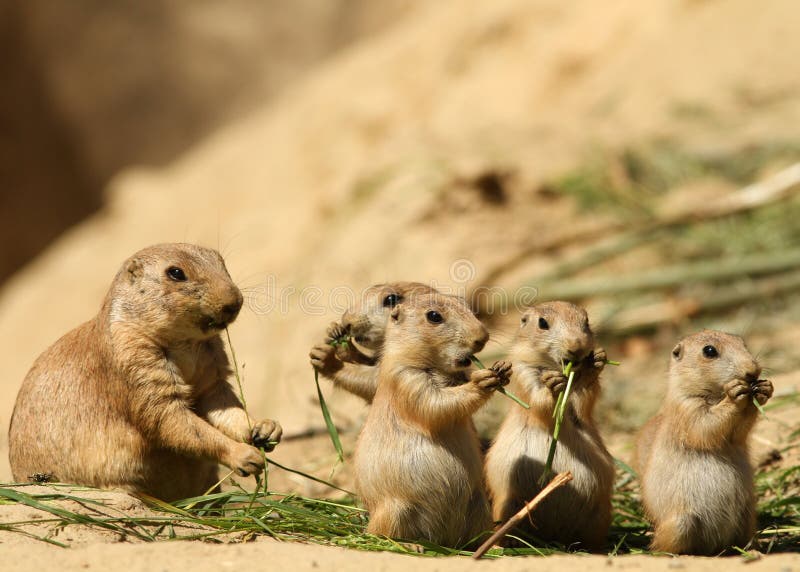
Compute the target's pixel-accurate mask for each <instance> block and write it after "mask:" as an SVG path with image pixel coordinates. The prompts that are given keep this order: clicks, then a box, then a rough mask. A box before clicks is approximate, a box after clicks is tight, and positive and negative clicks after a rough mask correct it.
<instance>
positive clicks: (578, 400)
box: [486, 302, 614, 550]
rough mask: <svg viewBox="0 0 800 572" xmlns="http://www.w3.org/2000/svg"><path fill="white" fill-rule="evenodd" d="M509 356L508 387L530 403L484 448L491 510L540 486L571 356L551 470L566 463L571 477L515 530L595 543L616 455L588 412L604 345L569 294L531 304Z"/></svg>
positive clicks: (513, 505)
mask: <svg viewBox="0 0 800 572" xmlns="http://www.w3.org/2000/svg"><path fill="white" fill-rule="evenodd" d="M509 360H510V361H511V364H512V367H513V368H514V373H513V375H512V386H513V388H514V391H515V392H519V395H520V397H521V398H522V399H525V400H527V401H528V403H530V406H531V408H530V409H528V410H525V409H523V408H521V407H512V408H511V409H510V410H509V412H508V415H507V417H506V418H505V420H504V421H503V424H502V425H501V427H500V430H499V431H498V434H497V437H496V438H495V440H494V442H493V444H492V446H491V448H490V449H489V452H488V454H487V458H486V480H487V484H488V487H489V492H490V494H491V497H492V513H493V517H494V519H495V520H496V521H506V520H508V518H510V517H511V516H513V515H514V514H515V513H516V512H517V511H518V510H519V509H520V508H522V506H523V505H524V504H525V503H526V502H527V501H529V500H531V499H532V498H533V497H534V496H536V494H537V493H538V492H539V491H540V490H541V488H542V487H541V486H539V484H538V481H539V478H540V477H541V475H542V473H543V472H544V466H545V462H546V460H547V453H548V450H549V448H550V441H551V437H552V434H553V424H554V420H553V409H554V407H555V403H556V399H557V397H558V395H559V393H561V391H563V390H564V388H565V386H566V383H567V378H566V377H565V376H564V374H563V364H564V363H566V362H567V361H572V362H573V364H574V368H573V369H574V371H575V377H574V378H573V385H572V389H571V391H570V395H569V400H568V402H567V409H566V413H565V415H564V422H563V424H562V426H561V434H560V435H559V439H558V446H557V448H556V454H555V458H554V459H553V471H554V472H555V473H559V472H562V471H571V472H572V475H573V477H574V478H573V480H572V481H571V482H570V483H569V484H568V485H567V486H565V487H563V488H561V489H559V490H557V491H555V492H554V493H553V494H551V495H550V496H549V497H548V498H547V499H545V501H544V502H543V503H542V504H541V505H540V506H539V507H538V508H537V509H536V513H535V514H534V516H533V522H534V525H535V528H531V526H530V524H527V525H525V526H522V527H521V528H520V529H519V530H518V533H519V532H521V533H523V534H526V533H530V534H533V535H534V536H535V537H537V538H540V539H542V540H549V541H557V542H560V543H562V544H565V545H571V544H574V543H578V544H579V545H580V546H581V547H586V548H589V549H592V550H596V549H599V548H601V547H602V546H603V544H604V542H605V539H606V536H607V534H608V529H609V526H610V523H611V491H612V487H613V484H614V463H613V459H612V457H611V455H610V454H609V453H608V451H607V450H606V448H605V446H604V444H603V440H602V439H601V437H600V433H599V431H598V430H597V427H596V425H595V422H594V419H593V417H592V412H593V410H594V405H595V403H596V401H597V398H598V396H599V394H600V384H599V376H600V372H601V371H602V369H603V367H604V365H605V351H603V350H602V349H595V341H594V335H593V333H592V330H591V328H590V327H589V318H588V316H587V315H586V311H585V310H584V309H583V308H580V307H578V306H575V305H574V304H570V303H568V302H547V303H543V304H538V305H536V306H533V307H532V308H531V309H529V310H528V311H527V312H526V313H525V314H524V315H523V316H522V320H521V325H520V328H519V331H518V333H517V335H516V338H515V339H514V342H513V344H512V346H511V351H510V353H509ZM528 522H530V521H528Z"/></svg>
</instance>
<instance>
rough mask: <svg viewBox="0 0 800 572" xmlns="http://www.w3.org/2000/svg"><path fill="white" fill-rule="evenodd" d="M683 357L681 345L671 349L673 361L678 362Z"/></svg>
mask: <svg viewBox="0 0 800 572" xmlns="http://www.w3.org/2000/svg"><path fill="white" fill-rule="evenodd" d="M682 357H683V344H678V345H677V346H675V347H674V348H672V359H674V360H675V361H680V360H681V358H682Z"/></svg>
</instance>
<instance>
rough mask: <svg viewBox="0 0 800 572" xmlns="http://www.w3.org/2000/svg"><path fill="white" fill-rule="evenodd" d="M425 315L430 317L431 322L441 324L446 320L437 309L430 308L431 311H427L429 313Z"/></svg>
mask: <svg viewBox="0 0 800 572" xmlns="http://www.w3.org/2000/svg"><path fill="white" fill-rule="evenodd" d="M425 317H426V318H427V319H428V321H429V322H430V323H431V324H441V323H442V322H444V318H443V317H442V315H441V314H440V313H439V312H437V311H436V310H430V311H428V313H427V314H425Z"/></svg>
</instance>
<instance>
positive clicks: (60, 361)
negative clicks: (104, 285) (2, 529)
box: [9, 244, 281, 500]
mask: <svg viewBox="0 0 800 572" xmlns="http://www.w3.org/2000/svg"><path fill="white" fill-rule="evenodd" d="M170 267H178V268H180V269H182V270H183V272H184V274H185V276H186V280H185V281H176V280H173V279H171V278H169V277H168V275H167V270H168V269H169V268H170ZM241 305H242V296H241V293H240V292H239V289H238V288H237V287H236V286H235V285H234V283H233V282H232V281H231V278H230V276H229V275H228V271H227V270H226V268H225V264H224V261H223V260H222V257H221V256H220V255H219V254H218V253H217V252H216V251H213V250H209V249H206V248H201V247H199V246H194V245H190V244H161V245H156V246H152V247H150V248H146V249H144V250H142V251H140V252H137V253H136V254H134V255H133V256H132V257H131V258H129V259H128V260H127V261H126V262H125V263H124V264H123V265H122V268H121V269H120V271H119V272H118V274H117V276H116V278H115V279H114V281H113V283H112V284H111V288H110V290H109V292H108V294H107V296H106V299H105V302H104V303H103V306H102V308H101V310H100V312H99V314H98V315H97V316H96V317H95V318H93V319H92V320H90V321H88V322H86V323H84V324H83V325H81V326H79V327H77V328H76V329H74V330H72V331H71V332H69V333H68V334H66V335H65V336H63V337H62V338H61V339H59V340H58V341H57V342H56V343H55V344H53V345H52V346H51V347H50V348H49V349H47V350H46V351H45V352H44V353H43V354H42V355H41V356H39V358H38V359H37V360H36V362H35V363H34V364H33V367H32V368H31V370H30V371H29V372H28V375H27V376H26V378H25V381H24V382H23V384H22V387H21V389H20V391H19V395H18V396H17V402H16V405H15V407H14V413H13V415H12V418H11V427H10V430H9V445H10V452H9V457H10V460H11V469H12V472H13V474H14V478H15V479H16V480H17V481H25V480H27V479H28V477H29V476H30V475H33V474H35V473H44V474H51V475H52V476H53V479H54V480H58V481H62V482H72V483H79V484H85V485H93V486H99V487H121V488H124V489H127V490H130V491H133V492H145V493H149V494H151V495H154V496H156V497H159V498H163V499H166V500H174V499H178V498H183V497H189V496H193V495H198V494H202V493H203V492H205V491H206V490H207V489H208V488H209V487H210V486H212V485H213V484H214V483H215V482H216V481H217V479H218V475H217V472H218V469H217V464H218V463H222V464H224V465H227V466H228V467H231V468H232V469H235V470H237V471H238V472H239V473H240V474H242V475H245V474H254V473H257V472H259V471H261V470H262V469H263V466H264V460H263V455H262V454H261V453H260V452H259V451H258V449H256V448H255V447H253V446H251V445H250V444H248V443H246V442H245V441H247V442H253V441H254V440H255V441H256V442H258V443H265V442H266V441H277V440H279V439H280V433H281V430H280V426H279V425H277V424H276V423H275V422H274V421H270V420H265V421H262V422H259V423H254V422H253V421H252V419H249V417H248V416H247V413H245V411H244V409H243V408H242V404H241V403H240V401H239V399H238V398H237V397H236V395H235V393H234V392H233V389H232V388H231V386H230V384H229V383H228V382H227V378H228V376H229V375H230V373H231V370H230V367H229V364H228V358H227V356H226V354H225V350H224V347H223V344H222V340H221V339H220V336H219V332H220V330H221V329H223V328H224V327H225V326H226V325H227V324H229V323H230V322H232V321H233V320H234V319H235V318H236V316H237V314H238V312H239V309H240V308H241ZM250 426H252V427H253V429H252V431H251V430H250Z"/></svg>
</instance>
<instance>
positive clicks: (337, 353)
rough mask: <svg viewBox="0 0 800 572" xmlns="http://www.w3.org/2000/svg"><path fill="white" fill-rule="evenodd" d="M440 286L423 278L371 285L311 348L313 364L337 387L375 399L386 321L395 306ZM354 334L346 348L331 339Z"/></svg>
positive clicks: (433, 290) (365, 397)
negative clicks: (435, 285)
mask: <svg viewBox="0 0 800 572" xmlns="http://www.w3.org/2000/svg"><path fill="white" fill-rule="evenodd" d="M435 293H436V290H435V289H433V288H431V287H430V286H427V285H425V284H422V283H420V282H390V283H387V284H376V285H374V286H370V287H369V288H367V289H366V290H365V291H364V293H363V295H362V296H361V298H360V299H359V300H357V301H356V303H355V305H354V306H353V307H352V308H349V309H348V310H347V311H346V312H345V313H344V315H343V316H342V320H341V323H339V322H333V323H332V324H331V325H330V326H329V327H328V331H327V336H326V338H325V340H324V341H323V343H321V344H317V345H316V346H314V347H313V348H311V352H310V354H309V355H310V357H311V365H312V366H313V367H314V369H316V370H317V371H318V372H319V373H320V374H321V375H322V376H323V377H325V378H328V379H330V380H331V381H332V382H333V384H334V385H335V386H337V387H341V388H342V389H344V390H346V391H349V392H350V393H352V394H354V395H357V396H358V397H360V398H362V399H363V400H364V401H366V402H367V403H372V400H373V399H374V398H375V391H376V390H377V388H378V370H377V368H376V367H375V365H376V364H377V362H378V358H379V356H380V353H381V350H382V348H383V339H384V331H385V330H386V322H387V321H388V320H389V315H390V314H391V312H392V309H393V308H394V307H395V306H397V305H398V304H401V303H403V302H406V301H408V300H410V299H412V298H414V297H416V296H425V295H429V294H435ZM345 334H348V335H349V336H350V342H349V343H348V345H347V347H346V348H343V347H334V346H333V345H332V344H331V342H332V341H334V340H336V339H338V338H341V337H342V336H343V335H345Z"/></svg>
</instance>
